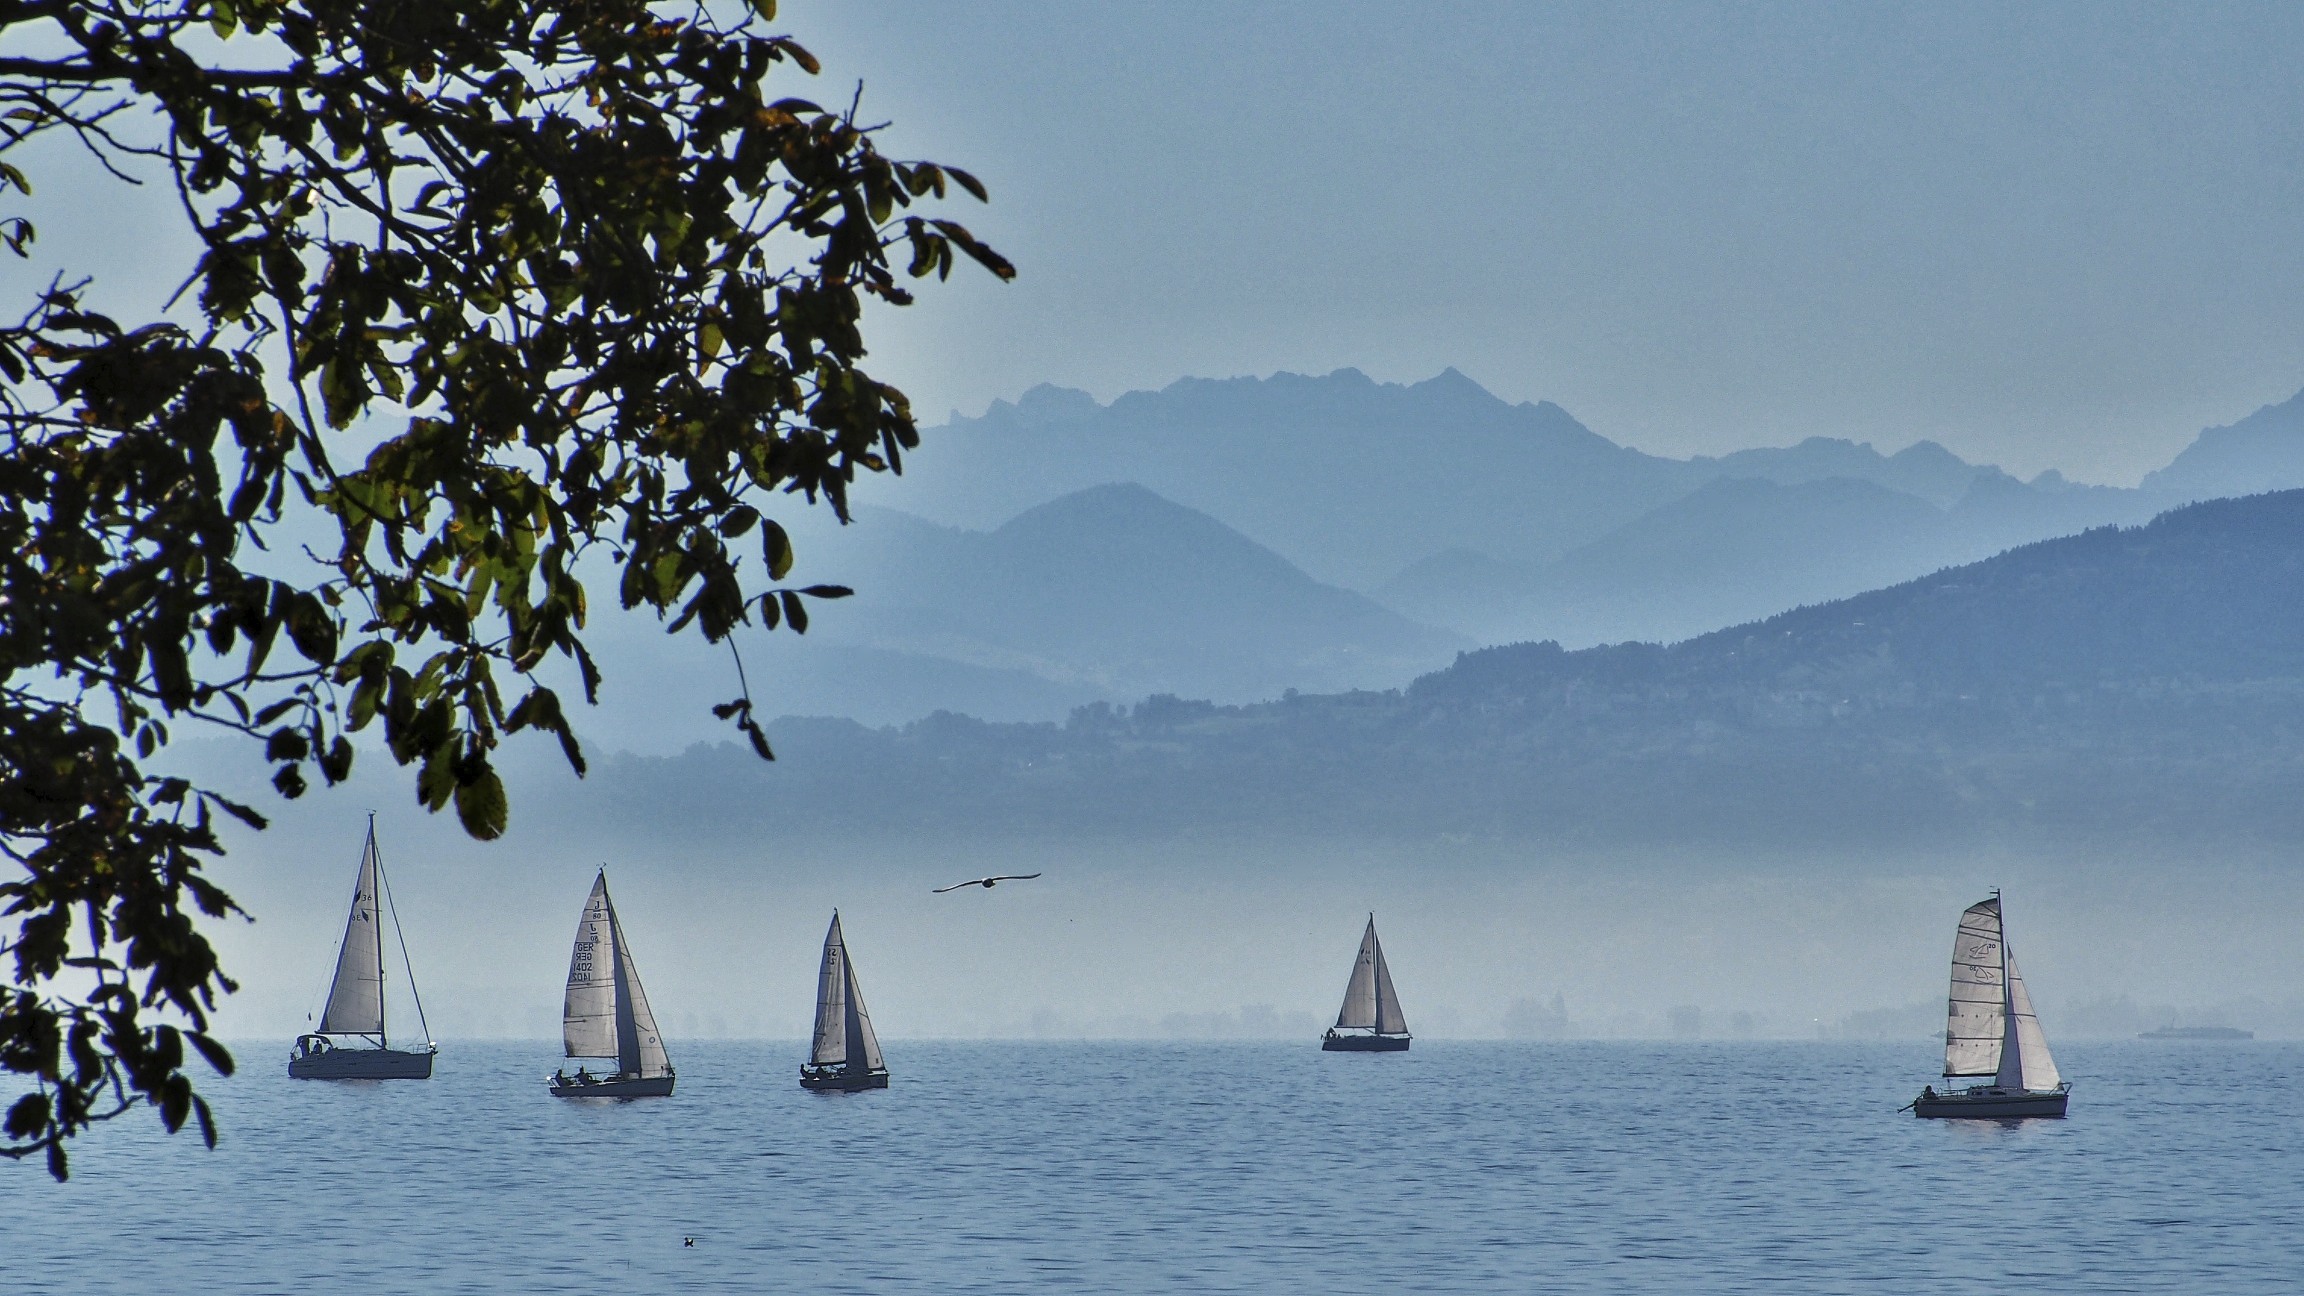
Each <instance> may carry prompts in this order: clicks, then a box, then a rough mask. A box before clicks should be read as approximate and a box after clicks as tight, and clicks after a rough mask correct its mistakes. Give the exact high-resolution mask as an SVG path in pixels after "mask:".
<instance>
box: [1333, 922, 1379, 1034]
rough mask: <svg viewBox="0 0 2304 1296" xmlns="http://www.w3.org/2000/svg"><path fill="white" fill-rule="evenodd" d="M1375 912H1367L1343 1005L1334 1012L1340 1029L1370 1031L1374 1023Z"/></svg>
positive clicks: (1376, 956)
mask: <svg viewBox="0 0 2304 1296" xmlns="http://www.w3.org/2000/svg"><path fill="white" fill-rule="evenodd" d="M1378 957H1379V950H1378V948H1377V945H1376V915H1374V914H1370V915H1368V930H1367V931H1366V932H1364V933H1362V934H1361V936H1360V954H1359V956H1358V957H1357V958H1354V959H1353V960H1352V979H1351V980H1350V981H1347V982H1345V983H1344V1006H1343V1007H1342V1008H1340V1009H1338V1010H1337V1012H1336V1025H1337V1028H1338V1029H1340V1030H1370V1029H1373V1028H1374V1027H1375V1025H1376V960H1377V958H1378Z"/></svg>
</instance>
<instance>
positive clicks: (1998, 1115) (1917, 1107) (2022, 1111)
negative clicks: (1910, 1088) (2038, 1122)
mask: <svg viewBox="0 0 2304 1296" xmlns="http://www.w3.org/2000/svg"><path fill="white" fill-rule="evenodd" d="M2071 1097H2072V1095H2071V1093H2070V1092H2069V1091H2067V1090H2063V1089H2058V1090H2055V1091H2053V1092H2041V1091H2038V1090H2022V1091H2011V1090H2006V1089H1970V1090H1966V1091H1964V1092H1962V1093H1954V1094H1937V1095H1935V1096H1934V1097H1923V1098H1917V1099H1914V1100H1913V1102H1912V1114H1913V1115H1914V1116H1917V1117H1919V1118H1920V1119H1922V1120H2033V1119H2046V1120H2062V1119H2063V1118H2064V1105H2065V1103H2066V1102H2067V1101H2068V1100H2069V1099H2070V1098H2071Z"/></svg>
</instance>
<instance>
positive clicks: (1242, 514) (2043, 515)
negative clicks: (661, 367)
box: [585, 370, 2304, 751]
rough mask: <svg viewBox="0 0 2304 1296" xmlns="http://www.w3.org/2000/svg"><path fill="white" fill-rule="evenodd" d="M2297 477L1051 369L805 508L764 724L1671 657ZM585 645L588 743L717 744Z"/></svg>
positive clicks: (2282, 453)
mask: <svg viewBox="0 0 2304 1296" xmlns="http://www.w3.org/2000/svg"><path fill="white" fill-rule="evenodd" d="M2281 486H2304V396H2300V397H2299V398H2298V399H2295V400H2291V401H2288V402H2287V403H2285V404H2283V405H2278V406H2272V407H2268V408H2266V409H2264V410H2261V411H2258V412H2257V413H2256V414H2254V415H2252V416H2250V417H2249V418H2247V419H2244V420H2241V421H2240V422H2238V423H2235V424H2233V425H2232V426H2230V427H2225V428H2213V429H2209V430H2208V431H2206V432H2203V433H2201V434H2200V436H2199V437H2198V439H2197V440H2196V441H2195V442H2194V443H2193V444H2192V445H2191V446H2190V447H2189V448H2188V449H2186V450H2185V451H2184V452H2183V454H2181V455H2179V456H2178V457H2177V458H2176V460H2175V461H2174V462H2173V463H2171V464H2170V465H2169V466H2168V467H2167V468H2166V469H2163V470H2162V471H2160V472H2158V473H2155V474H2153V475H2152V476H2151V477H2150V478H2148V479H2147V481H2146V482H2145V484H2144V485H2143V486H2142V487H2140V488H2135V489H2120V488H2111V487H2104V486H2083V485H2077V484H2074V483H2072V482H2068V481H2066V480H2064V479H2063V478H2062V477H2061V476H2059V475H2057V474H2055V473H2046V474H2042V475H2041V476H2039V477H2036V478H2034V479H2033V480H2031V481H2029V482H2025V481H2019V480H2017V479H2016V478H2014V477H2012V476H2010V475H2009V474H2007V473H2005V472H2002V471H2000V470H1999V469H1997V468H1994V467H1991V466H1989V465H1977V464H1970V463H1968V462H1966V461H1964V460H1962V459H1961V458H1959V457H1958V456H1957V455H1954V454H1953V453H1951V452H1950V451H1948V450H1946V449H1944V448H1943V447H1941V446H1939V445H1936V444H1934V443H1932V442H1926V441H1923V442H1919V443H1917V444H1915V445H1912V446H1908V447H1905V448H1903V449H1901V450H1898V451H1896V452H1895V453H1893V454H1883V453H1881V452H1880V451H1878V450H1877V449H1875V448H1874V447H1872V446H1870V445H1866V444H1860V443H1857V442H1854V441H1848V440H1832V439H1823V438H1817V439H1811V440H1808V441H1804V442H1801V443H1800V444H1798V445H1794V446H1788V447H1781V448H1771V449H1753V450H1744V451H1739V452H1737V453H1735V454H1730V455H1723V456H1718V457H1700V458H1695V459H1686V460H1680V459H1669V458H1663V457H1659V456H1654V455H1648V454H1643V453H1641V452H1639V451H1636V450H1632V449H1629V448H1626V447H1623V446H1619V445H1616V444H1614V443H1612V442H1610V441H1608V440H1606V439H1605V438H1603V437H1601V436H1599V435H1597V434H1595V433H1593V432H1592V431H1590V430H1589V429H1587V428H1585V427H1583V426H1582V425H1581V424H1580V423H1578V422H1577V421H1576V420H1575V419H1574V418H1573V417H1571V416H1570V415H1569V414H1568V413H1567V412H1566V411H1564V410H1562V409H1560V408H1559V407H1558V406H1556V405H1550V404H1521V405H1510V404H1507V403H1505V402H1503V401H1500V400H1498V399H1496V398H1495V397H1493V396H1491V395H1490V394H1489V393H1487V392H1486V391H1484V390H1482V389H1481V388H1480V387H1479V386H1477V385H1476V384H1474V383H1473V382H1471V381H1470V380H1469V379H1466V378H1464V377H1463V376H1462V375H1461V374H1458V373H1455V372H1454V371H1452V370H1451V371H1448V372H1446V373H1443V374H1441V375H1439V376H1438V377H1435V378H1433V379H1431V380H1429V381H1426V382H1422V383H1416V384H1413V385H1405V386H1404V385H1399V384H1384V383H1377V382H1373V381H1371V380H1370V379H1368V378H1367V377H1365V376H1364V375H1361V374H1359V373H1357V372H1355V371H1351V370H1344V371H1340V372H1338V373H1334V374H1329V375H1327V376H1325V377H1318V378H1311V377H1303V376H1300V375H1292V374H1279V375H1275V376H1273V377H1270V378H1264V379H1230V380H1223V381H1210V380H1201V379H1190V380H1185V381H1182V382H1178V383H1176V384H1173V385H1172V386H1170V387H1168V388H1167V389H1165V390H1162V391H1158V392H1135V393H1130V394H1128V395H1125V396H1122V397H1120V398H1119V399H1117V400H1114V401H1112V402H1111V403H1110V404H1099V403H1098V402H1096V401H1095V400H1094V399H1092V398H1091V397H1089V396H1088V395H1087V394H1086V393H1082V392H1071V391H1064V390H1060V389H1057V388H1053V387H1038V388H1034V389H1033V390H1032V391H1030V392H1027V393H1026V394H1025V395H1024V397H1023V398H1022V399H1021V400H1019V401H1018V402H1016V403H1014V404H1008V403H1005V402H999V403H995V404H994V405H993V406H992V408H991V409H990V410H989V411H988V412H987V413H986V414H985V416H984V417H982V418H979V419H965V418H955V419H954V420H953V421H952V422H950V423H949V424H947V425H945V426H943V427H940V428H934V429H930V430H928V431H927V432H926V433H925V434H924V439H923V445H922V447H921V449H920V450H919V451H918V452H917V453H916V454H914V455H913V456H911V459H910V462H909V471H907V473H906V474H905V475H904V476H902V477H900V478H893V479H890V478H876V479H873V480H872V481H870V482H869V483H866V484H864V485H862V486H860V488H859V498H860V500H861V501H863V502H861V503H860V504H859V505H858V507H857V509H856V522H855V525H853V526H847V527H839V526H834V525H831V524H830V523H829V521H828V519H827V517H826V516H825V513H824V510H821V509H817V510H799V511H798V512H797V513H795V514H793V515H791V516H789V517H787V518H786V521H787V524H788V525H789V526H790V527H791V528H792V530H793V533H794V536H795V541H796V544H797V547H798V552H799V554H800V564H799V567H798V568H797V570H796V571H795V578H796V579H799V580H801V581H803V582H804V583H806V582H826V583H833V584H841V585H847V586H851V587H853V588H855V589H856V590H857V592H858V593H857V597H855V598H853V599H849V600H846V601H844V602H841V603H837V604H827V605H822V606H821V607H820V609H819V611H818V613H817V615H816V616H815V617H814V619H813V625H812V628H811V632H810V634H809V635H807V636H806V637H805V638H804V639H803V638H798V637H795V636H792V635H789V634H784V633H777V634H773V635H766V636H748V637H747V638H746V639H745V640H744V641H743V643H742V645H741V648H742V651H743V653H744V654H745V656H746V659H747V660H748V661H749V662H750V664H751V669H750V673H749V678H750V679H751V680H752V685H753V693H754V696H755V698H756V700H757V701H758V702H759V704H760V706H761V708H762V709H763V710H764V711H765V712H766V713H768V714H771V715H773V714H794V715H817V716H835V717H845V718H851V719H856V720H861V721H864V722H867V723H872V724H895V723H902V722H905V721H909V720H914V719H918V718H920V717H922V716H925V715H928V714H929V713H931V712H934V711H938V710H948V711H954V712H959V713H964V714H969V715H974V716H977V717H979V718H983V719H988V720H998V721H1009V720H1051V719H1056V718H1059V717H1061V716H1064V715H1066V714H1067V713H1069V712H1070V711H1071V710H1072V709H1073V708H1074V707H1077V706H1080V705H1083V704H1085V703H1090V702H1097V701H1103V702H1110V703H1115V704H1127V703H1131V702H1134V701H1136V700H1140V699H1142V698H1144V697H1146V696H1148V695H1151V694H1155V693H1174V694H1176V695H1178V696H1182V697H1190V698H1199V699H1205V700H1209V701H1214V702H1217V703H1220V704H1235V703H1242V702H1250V701H1258V700H1265V699H1270V698H1274V697H1277V696H1279V695H1280V694H1282V693H1283V692H1285V691H1286V690H1288V689H1298V690H1301V691H1304V692H1310V693H1322V692H1336V691H1342V690H1352V689H1379V690H1380V689H1385V688H1391V687H1396V686H1398V685H1400V684H1402V683H1403V682H1405V681H1407V680H1409V679H1411V678H1414V677H1415V676H1417V675H1419V674H1422V673H1424V672H1427V671H1430V670H1433V669H1436V668H1438V667H1440V666H1442V665H1445V664H1446V663H1447V662H1448V661H1449V660H1450V659H1451V658H1452V657H1453V655H1454V654H1455V653H1456V652H1458V651H1459V650H1462V649H1466V648H1471V647H1476V646H1480V645H1486V644H1503V643H1512V642H1519V641H1530V642H1534V641H1543V640H1551V641H1555V642H1558V643H1561V644H1563V645H1565V646H1567V647H1570V648H1579V647H1586V646H1592V645H1597V644H1604V643H1617V642H1625V641H1646V642H1658V643H1671V642H1677V641H1680V640H1684V639H1688V638H1691V637H1694V636H1697V635H1700V634H1703V633H1705V632H1707V631H1710V630H1712V629H1715V628H1717V627H1719V626H1722V625H1731V624H1737V623H1741V622H1745V621H1750V620H1753V619H1756V618H1761V617H1766V616H1770V615H1773V614H1775V613H1778V612H1783V611H1786V610H1788V609H1792V608H1796V607H1800V606H1804V605H1810V604H1816V603H1822V602H1826V601H1829V600H1832V599H1836V598H1843V597H1847V596H1850V595H1854V594H1857V593H1860V592H1862V591H1865V590H1869V589H1877V588H1880V587H1883V586H1887V585H1892V584H1895V583H1898V582H1900V581H1905V580H1909V579H1912V578H1914V577H1917V576H1921V575H1925V574H1927V573H1929V572H1933V571H1938V570H1941V569H1943V568H1947V567H1953V566H1958V565H1961V564H1964V563H1970V562H1974V561H1977V560H1979V559H1981V558H1984V557H1986V556H1989V555H1991V554H1994V553H1998V552H2001V551H2003V550H2005V549H2008V548H2011V547H2014V546H2018V545H2022V544H2026V543H2029V542H2032V541H2035V540H2039V539H2043V538H2047V537H2051V536H2057V535H2068V534H2072V533H2075V532H2079V531H2083V530H2086V529H2088V528H2090V527H2095V526H2103V525H2108V524H2120V525H2133V524H2137V523H2141V522H2143V521H2145V520H2147V519H2149V518H2151V517H2152V516H2153V515H2155V514H2157V513H2159V512H2161V511H2163V510H2164V509H2166V508H2168V507H2171V506H2172V505H2174V504H2178V503H2182V502H2184V501H2186V500H2189V499H2192V498H2194V497H2196V496H2205V495H2213V494H2215V493H2218V492H2222V491H2226V490H2241V489H2246V490H2255V489H2267V488H2272V487H2281ZM593 634H594V636H595V643H594V647H595V650H596V651H597V652H598V653H599V654H600V655H601V656H602V658H603V659H604V661H605V662H606V663H607V665H608V666H609V670H608V675H609V679H610V705H609V706H608V707H607V708H606V709H605V710H604V711H602V712H596V713H593V714H592V715H591V716H590V717H589V718H588V719H587V721H586V722H585V723H586V727H587V729H588V730H589V731H591V732H592V733H593V734H594V735H595V738H596V740H597V741H601V742H603V743H605V745H607V746H610V747H619V746H620V747H627V748H632V749H637V750H653V751H664V750H677V749H678V748H679V747H680V746H681V745H684V744H685V743H686V742H688V741H691V740H693V739H695V738H698V737H704V736H715V737H716V736H717V733H718V729H717V727H716V726H715V725H714V724H713V723H712V722H711V721H710V719H709V715H708V708H709V706H710V705H711V704H712V703H714V702H718V701H722V700H724V699H725V698H727V697H730V696H733V695H734V693H735V692H736V687H737V681H736V679H735V678H734V672H733V668H732V665H731V663H730V661H729V659H728V656H727V654H726V652H725V650H714V651H710V652H706V651H700V650H699V649H698V648H697V647H696V646H695V645H689V644H683V643H679V642H676V641H668V640H666V639H664V638H663V637H662V636H661V635H660V634H657V633H656V632H655V627H653V626H652V625H650V624H648V623H645V622H642V621H638V620H635V619H632V618H603V619H601V620H600V621H598V622H597V623H596V624H595V627H594V630H593ZM635 679H637V680H642V681H645V687H643V688H639V689H634V688H633V687H632V686H631V684H630V681H633V680H635ZM620 688H621V689H622V692H621V693H619V691H618V690H619V689H620Z"/></svg>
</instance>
